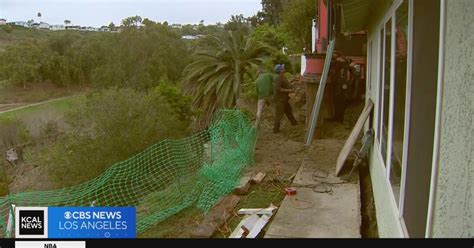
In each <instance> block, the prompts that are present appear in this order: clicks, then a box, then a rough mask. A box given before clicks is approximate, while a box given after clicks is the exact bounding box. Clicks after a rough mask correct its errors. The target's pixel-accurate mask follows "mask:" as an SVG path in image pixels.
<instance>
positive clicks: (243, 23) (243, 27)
mask: <svg viewBox="0 0 474 248" xmlns="http://www.w3.org/2000/svg"><path fill="white" fill-rule="evenodd" d="M224 28H225V29H226V30H229V31H235V32H242V33H244V34H246V35H247V34H248V33H249V32H250V27H249V25H248V23H247V19H246V18H245V17H244V15H242V14H240V15H232V16H231V17H230V20H229V21H228V22H227V23H226V24H225V25H224Z"/></svg>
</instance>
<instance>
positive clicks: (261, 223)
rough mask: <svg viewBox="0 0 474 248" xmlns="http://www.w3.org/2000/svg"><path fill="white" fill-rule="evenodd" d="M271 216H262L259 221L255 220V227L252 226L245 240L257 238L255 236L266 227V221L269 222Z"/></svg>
mask: <svg viewBox="0 0 474 248" xmlns="http://www.w3.org/2000/svg"><path fill="white" fill-rule="evenodd" d="M270 218H271V216H268V215H265V214H264V215H262V217H260V219H258V220H257V222H256V223H255V225H253V227H252V229H251V230H250V233H249V234H248V235H247V237H246V238H248V239H252V238H255V237H257V235H258V234H259V233H260V231H262V229H263V228H264V227H265V226H266V225H267V223H268V221H269V220H270Z"/></svg>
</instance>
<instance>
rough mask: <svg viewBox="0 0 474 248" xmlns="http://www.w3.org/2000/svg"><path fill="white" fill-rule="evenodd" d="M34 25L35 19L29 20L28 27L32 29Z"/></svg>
mask: <svg viewBox="0 0 474 248" xmlns="http://www.w3.org/2000/svg"><path fill="white" fill-rule="evenodd" d="M33 23H35V20H33V19H30V20H28V21H27V22H26V24H27V25H28V27H30V26H31V24H33Z"/></svg>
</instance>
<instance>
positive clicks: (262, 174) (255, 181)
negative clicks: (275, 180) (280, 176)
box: [252, 172, 267, 184]
mask: <svg viewBox="0 0 474 248" xmlns="http://www.w3.org/2000/svg"><path fill="white" fill-rule="evenodd" d="M265 176H267V173H265V172H259V173H257V175H255V176H254V177H253V178H252V183H253V184H259V183H261V182H262V181H263V179H264V178H265Z"/></svg>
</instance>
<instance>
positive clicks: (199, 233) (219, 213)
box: [191, 195, 240, 238]
mask: <svg viewBox="0 0 474 248" xmlns="http://www.w3.org/2000/svg"><path fill="white" fill-rule="evenodd" d="M239 201H240V197H239V196H236V195H230V196H226V197H224V198H222V199H221V200H220V201H219V202H218V203H217V204H216V205H215V206H214V208H213V209H212V210H211V212H209V213H208V214H207V215H206V217H204V220H203V221H202V222H201V224H200V225H199V226H198V227H197V228H196V229H195V230H194V231H193V232H191V237H192V238H210V237H212V235H213V234H214V232H215V231H216V229H217V227H220V226H222V225H223V224H224V223H225V222H226V221H227V220H228V219H229V218H230V217H231V216H232V213H233V210H234V208H235V206H236V205H237V203H238V202H239Z"/></svg>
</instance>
